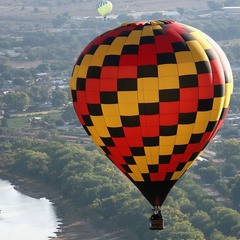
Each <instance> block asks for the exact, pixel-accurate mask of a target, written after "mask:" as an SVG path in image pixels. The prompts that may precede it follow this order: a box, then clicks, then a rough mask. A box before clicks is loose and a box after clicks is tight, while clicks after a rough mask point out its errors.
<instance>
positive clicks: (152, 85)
mask: <svg viewBox="0 0 240 240" xmlns="http://www.w3.org/2000/svg"><path fill="white" fill-rule="evenodd" d="M138 90H139V91H143V90H144V91H152V90H158V78H152V77H149V78H138Z"/></svg>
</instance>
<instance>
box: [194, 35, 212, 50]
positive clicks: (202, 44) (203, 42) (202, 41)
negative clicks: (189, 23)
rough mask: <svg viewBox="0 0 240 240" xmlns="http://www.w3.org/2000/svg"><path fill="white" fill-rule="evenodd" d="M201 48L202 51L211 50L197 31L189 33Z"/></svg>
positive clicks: (209, 45)
mask: <svg viewBox="0 0 240 240" xmlns="http://www.w3.org/2000/svg"><path fill="white" fill-rule="evenodd" d="M190 34H191V35H192V36H193V37H194V38H195V39H196V40H197V41H198V42H199V43H200V44H201V46H202V48H203V49H204V50H207V49H212V46H211V44H210V43H209V42H208V41H206V38H205V36H204V35H203V34H200V33H199V31H197V32H191V33H190Z"/></svg>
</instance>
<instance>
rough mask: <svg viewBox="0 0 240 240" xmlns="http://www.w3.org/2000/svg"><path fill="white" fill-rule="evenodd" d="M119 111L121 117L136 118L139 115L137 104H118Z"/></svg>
mask: <svg viewBox="0 0 240 240" xmlns="http://www.w3.org/2000/svg"><path fill="white" fill-rule="evenodd" d="M119 111H120V115H121V116H136V115H139V110H138V104H137V103H135V104H130V103H128V104H127V103H126V104H122V103H121V104H120V105H119Z"/></svg>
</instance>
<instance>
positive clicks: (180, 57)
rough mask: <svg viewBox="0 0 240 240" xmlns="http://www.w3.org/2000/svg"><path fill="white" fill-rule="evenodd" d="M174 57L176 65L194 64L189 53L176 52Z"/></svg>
mask: <svg viewBox="0 0 240 240" xmlns="http://www.w3.org/2000/svg"><path fill="white" fill-rule="evenodd" d="M175 56H176V60H177V64H179V63H192V62H194V61H193V56H192V54H191V52H176V53H175Z"/></svg>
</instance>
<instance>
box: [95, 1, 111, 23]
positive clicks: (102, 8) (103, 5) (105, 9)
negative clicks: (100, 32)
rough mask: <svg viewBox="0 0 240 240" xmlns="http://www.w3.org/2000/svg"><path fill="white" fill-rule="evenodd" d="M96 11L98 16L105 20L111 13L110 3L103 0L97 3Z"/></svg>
mask: <svg viewBox="0 0 240 240" xmlns="http://www.w3.org/2000/svg"><path fill="white" fill-rule="evenodd" d="M97 10H98V12H99V13H100V15H101V16H103V17H104V19H106V17H107V15H108V14H109V13H110V12H111V11H112V3H111V2H110V1H106V0H103V1H101V2H100V3H98V5H97Z"/></svg>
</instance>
